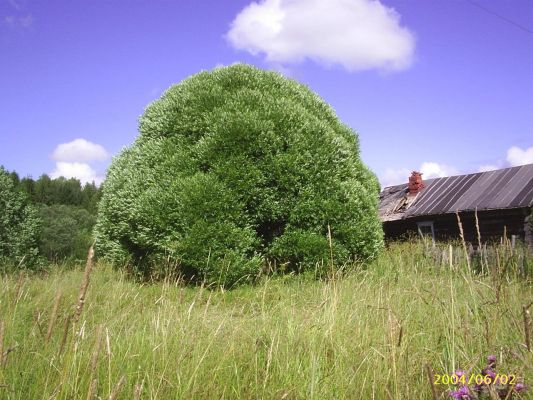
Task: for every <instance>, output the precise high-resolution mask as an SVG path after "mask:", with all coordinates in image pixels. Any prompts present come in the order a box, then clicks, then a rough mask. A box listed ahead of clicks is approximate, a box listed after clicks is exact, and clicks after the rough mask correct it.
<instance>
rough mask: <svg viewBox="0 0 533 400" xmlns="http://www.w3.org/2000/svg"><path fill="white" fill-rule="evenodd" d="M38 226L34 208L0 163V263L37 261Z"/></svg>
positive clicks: (23, 263)
mask: <svg viewBox="0 0 533 400" xmlns="http://www.w3.org/2000/svg"><path fill="white" fill-rule="evenodd" d="M39 228H40V221H39V218H38V216H37V212H36V210H35V208H34V207H33V206H31V205H30V204H29V203H28V199H27V198H26V196H25V195H24V194H23V193H21V192H19V191H17V190H16V189H15V183H14V181H13V179H12V177H11V176H10V175H9V174H8V173H7V171H6V170H5V169H4V168H3V167H0V266H2V267H5V266H9V265H15V266H16V265H19V264H21V265H26V266H33V265H35V264H36V261H37V256H38V248H37V236H38V233H39Z"/></svg>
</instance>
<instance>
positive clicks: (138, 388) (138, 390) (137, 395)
mask: <svg viewBox="0 0 533 400" xmlns="http://www.w3.org/2000/svg"><path fill="white" fill-rule="evenodd" d="M143 384H144V381H143V382H141V383H140V384H139V383H136V384H135V390H134V392H133V400H141V395H142V392H143Z"/></svg>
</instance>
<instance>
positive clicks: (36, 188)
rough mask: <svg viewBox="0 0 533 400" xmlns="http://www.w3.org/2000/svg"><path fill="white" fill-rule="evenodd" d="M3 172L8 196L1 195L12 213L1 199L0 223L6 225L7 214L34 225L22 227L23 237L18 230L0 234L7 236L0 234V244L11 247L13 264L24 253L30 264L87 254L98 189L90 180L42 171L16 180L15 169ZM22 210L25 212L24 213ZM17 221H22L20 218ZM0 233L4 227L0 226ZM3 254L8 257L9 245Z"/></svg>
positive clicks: (14, 218)
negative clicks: (42, 173) (1, 214)
mask: <svg viewBox="0 0 533 400" xmlns="http://www.w3.org/2000/svg"><path fill="white" fill-rule="evenodd" d="M2 171H3V172H2V181H1V184H2V188H3V191H2V193H3V196H4V197H5V196H7V193H9V199H10V200H9V201H8V200H5V202H6V203H5V204H9V205H10V207H11V208H10V209H11V212H9V211H7V212H5V213H4V212H3V203H2V204H0V211H2V213H3V214H5V215H4V216H3V218H4V220H3V221H4V222H3V226H4V225H6V226H7V225H8V224H7V223H6V222H5V221H7V220H8V219H9V220H10V221H20V220H27V221H28V222H27V224H30V225H31V227H32V228H31V229H29V228H21V229H22V231H21V232H23V233H24V234H23V237H22V238H20V235H19V236H16V235H12V234H7V233H3V234H2V235H5V236H6V237H8V238H9V239H2V240H3V242H2V243H4V244H3V245H2V246H3V248H4V249H5V248H10V249H11V250H10V251H9V254H11V255H10V256H9V258H10V259H11V264H13V263H15V262H16V260H17V259H19V260H20V259H21V257H22V256H25V258H24V260H25V261H26V265H32V266H33V265H37V264H45V263H46V261H54V262H57V261H60V260H64V259H70V260H80V259H85V257H86V255H87V249H88V248H89V246H90V245H91V243H92V241H93V239H92V230H93V227H94V224H95V222H96V211H97V205H98V201H99V200H100V196H101V189H100V188H98V187H97V186H96V185H95V183H94V182H93V183H86V184H85V185H83V186H82V185H81V183H80V181H79V180H78V179H74V178H70V179H67V178H64V177H59V178H55V179H51V178H50V177H49V176H48V175H41V176H40V177H39V178H38V179H37V180H34V179H32V178H31V177H24V178H22V179H20V178H19V176H18V174H17V173H16V172H7V171H5V170H3V169H2ZM14 210H18V211H14ZM26 214H28V216H27V217H25V216H24V215H26ZM21 216H22V217H21ZM17 224H18V225H17ZM15 225H17V226H21V225H20V223H19V222H16V223H15ZM2 232H8V230H5V229H3V230H2ZM30 232H31V235H29V236H28V234H29V233H30ZM2 237H3V236H2ZM6 240H9V244H7V242H6ZM2 253H3V254H4V257H7V255H6V254H7V250H3V251H2ZM21 255H22V256H21ZM30 260H31V262H30ZM5 264H7V263H5Z"/></svg>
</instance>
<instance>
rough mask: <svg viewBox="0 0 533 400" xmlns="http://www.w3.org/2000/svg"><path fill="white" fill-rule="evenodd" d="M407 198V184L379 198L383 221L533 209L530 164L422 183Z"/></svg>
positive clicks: (532, 169) (531, 166) (396, 187)
mask: <svg viewBox="0 0 533 400" xmlns="http://www.w3.org/2000/svg"><path fill="white" fill-rule="evenodd" d="M424 184H425V187H424V188H423V189H422V190H421V191H420V192H419V193H418V194H417V195H415V196H409V195H408V194H409V191H408V189H407V183H406V184H403V185H397V186H390V187H387V188H385V189H383V191H382V192H381V194H380V207H379V213H380V217H381V219H382V220H383V221H392V220H397V219H405V218H409V217H416V216H420V215H435V214H447V213H455V212H456V211H473V210H475V209H477V210H493V209H508V208H522V207H531V206H532V205H533V164H528V165H522V166H519V167H512V168H505V169H499V170H496V171H487V172H478V173H475V174H468V175H459V176H450V177H446V178H436V179H429V180H427V181H424Z"/></svg>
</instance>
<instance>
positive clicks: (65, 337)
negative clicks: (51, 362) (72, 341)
mask: <svg viewBox="0 0 533 400" xmlns="http://www.w3.org/2000/svg"><path fill="white" fill-rule="evenodd" d="M71 318H72V317H71V316H70V315H69V316H68V317H67V318H66V319H65V327H64V329H63V337H62V338H61V344H60V345H59V352H58V353H57V354H58V356H60V355H61V353H63V349H64V348H65V344H66V343H67V338H68V329H69V327H70V320H71Z"/></svg>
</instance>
